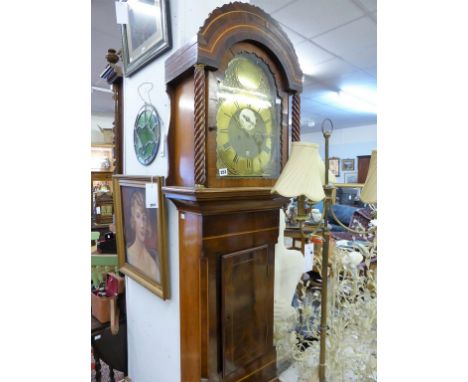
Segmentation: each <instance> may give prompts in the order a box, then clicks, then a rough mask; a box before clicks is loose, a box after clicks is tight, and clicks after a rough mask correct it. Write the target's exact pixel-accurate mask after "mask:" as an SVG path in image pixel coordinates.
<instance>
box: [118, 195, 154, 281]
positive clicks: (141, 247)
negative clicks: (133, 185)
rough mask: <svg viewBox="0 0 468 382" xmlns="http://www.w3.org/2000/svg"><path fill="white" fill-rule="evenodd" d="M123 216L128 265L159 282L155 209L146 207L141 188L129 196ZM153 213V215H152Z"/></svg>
mask: <svg viewBox="0 0 468 382" xmlns="http://www.w3.org/2000/svg"><path fill="white" fill-rule="evenodd" d="M128 200H129V204H128V210H127V213H126V216H125V218H126V219H125V221H126V222H125V225H126V227H127V229H126V231H125V232H126V233H128V238H126V239H127V240H126V256H127V261H128V263H129V264H130V265H132V266H134V267H136V268H138V270H139V271H141V272H143V273H144V274H145V275H147V276H149V277H150V278H151V279H153V280H154V281H156V282H157V283H160V282H161V268H160V261H159V256H158V252H157V249H156V248H157V245H156V244H157V243H156V240H157V237H156V229H155V221H156V209H154V208H146V206H145V196H144V192H143V190H135V191H133V192H132V193H131V196H130V197H129V199H128ZM152 214H154V216H152Z"/></svg>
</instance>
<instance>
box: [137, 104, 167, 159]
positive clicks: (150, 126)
mask: <svg viewBox="0 0 468 382" xmlns="http://www.w3.org/2000/svg"><path fill="white" fill-rule="evenodd" d="M160 140H161V118H159V114H158V111H157V110H156V108H155V107H154V106H153V105H151V104H149V103H145V105H144V106H142V108H141V109H140V111H139V112H138V115H137V117H136V119H135V127H134V130H133V146H134V148H135V154H136V156H137V159H138V162H140V163H141V164H142V165H144V166H148V165H149V164H151V162H153V161H154V158H156V155H157V154H158V149H159V143H160Z"/></svg>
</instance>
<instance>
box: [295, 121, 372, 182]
mask: <svg viewBox="0 0 468 382" xmlns="http://www.w3.org/2000/svg"><path fill="white" fill-rule="evenodd" d="M301 140H302V141H304V142H313V143H318V145H319V147H320V154H321V156H322V158H325V140H324V138H323V135H322V132H321V131H320V132H315V133H309V134H301ZM329 144H330V147H329V155H330V157H338V158H340V159H341V160H343V159H353V158H354V161H355V163H354V171H349V172H343V171H342V170H341V164H342V162H341V161H340V176H339V177H337V181H338V182H339V183H343V182H345V179H344V174H345V173H350V172H353V173H356V174H357V156H358V155H370V154H371V152H372V150H374V149H376V148H377V125H367V126H359V127H350V128H345V129H335V130H334V131H333V133H332V136H331V138H330V142H329Z"/></svg>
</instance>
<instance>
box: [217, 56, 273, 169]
mask: <svg viewBox="0 0 468 382" xmlns="http://www.w3.org/2000/svg"><path fill="white" fill-rule="evenodd" d="M217 95H218V109H217V113H216V125H217V134H216V146H217V170H218V176H227V177H264V178H271V177H276V176H278V174H279V163H278V162H279V161H278V155H279V123H278V120H279V118H278V107H279V106H278V103H277V102H276V88H275V85H274V80H273V77H272V75H271V73H270V72H269V69H268V67H267V66H266V65H265V63H264V62H263V61H261V60H260V59H259V58H258V57H256V56H255V55H253V54H247V53H243V54H240V55H238V56H236V57H235V58H234V59H232V60H231V62H230V63H229V64H228V67H227V69H226V72H225V77H224V80H223V81H221V82H220V83H219V85H218V93H217Z"/></svg>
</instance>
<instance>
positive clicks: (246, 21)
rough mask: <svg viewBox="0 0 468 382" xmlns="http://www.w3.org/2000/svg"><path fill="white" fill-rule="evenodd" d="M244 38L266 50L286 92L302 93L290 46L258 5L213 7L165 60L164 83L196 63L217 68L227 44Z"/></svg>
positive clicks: (296, 60) (291, 46) (297, 65)
mask: <svg viewBox="0 0 468 382" xmlns="http://www.w3.org/2000/svg"><path fill="white" fill-rule="evenodd" d="M242 41H248V42H251V43H254V44H255V45H259V46H261V47H262V48H263V49H266V50H267V51H270V52H271V53H272V57H274V58H275V59H276V60H277V64H278V65H279V67H280V68H281V69H282V72H283V74H284V75H285V77H286V79H287V87H288V89H287V90H288V91H290V92H299V93H300V92H302V76H303V73H302V70H301V68H300V66H299V61H298V59H297V55H296V52H295V50H294V46H293V44H292V43H291V41H290V40H289V38H288V36H287V35H286V33H285V32H284V31H283V29H282V28H281V26H280V25H279V23H278V22H277V21H276V20H275V19H273V18H272V17H271V16H270V15H269V14H267V13H265V11H263V10H262V9H261V8H259V7H256V6H253V5H250V4H246V3H240V2H235V3H230V4H225V5H223V6H222V7H219V8H216V9H215V10H214V11H213V12H212V13H211V14H210V15H209V16H208V18H207V19H206V20H205V23H204V24H203V26H202V27H201V28H200V30H199V31H198V34H197V36H195V37H193V38H192V40H191V41H190V42H189V43H187V44H186V45H184V46H182V47H181V48H180V49H178V50H177V51H175V52H174V53H173V54H172V55H171V56H170V57H169V58H168V59H167V60H166V83H170V82H171V81H173V80H174V79H175V78H177V77H178V76H180V75H181V74H182V73H184V72H186V71H187V70H189V69H193V67H194V65H196V64H203V65H205V66H206V67H208V68H209V69H212V70H214V69H217V68H218V67H219V64H220V62H221V59H222V57H223V55H224V53H225V52H226V49H227V48H228V47H229V46H232V45H234V44H235V43H238V42H242Z"/></svg>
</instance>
